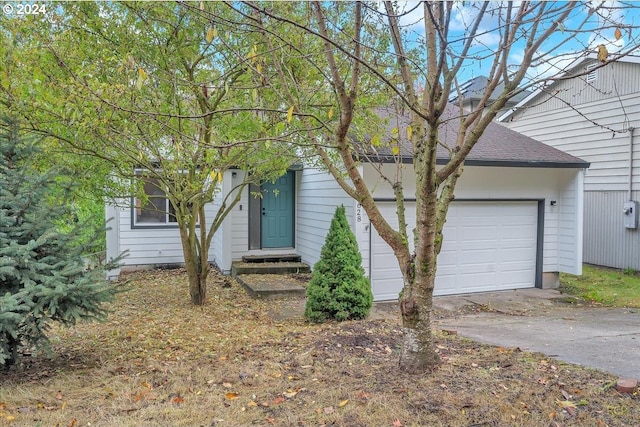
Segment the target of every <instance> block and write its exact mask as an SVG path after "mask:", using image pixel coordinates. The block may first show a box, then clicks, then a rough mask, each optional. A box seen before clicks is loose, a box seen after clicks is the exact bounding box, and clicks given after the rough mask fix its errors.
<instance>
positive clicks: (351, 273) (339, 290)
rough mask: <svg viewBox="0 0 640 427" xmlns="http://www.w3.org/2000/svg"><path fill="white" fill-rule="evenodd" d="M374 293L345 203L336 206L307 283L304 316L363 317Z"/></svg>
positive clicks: (317, 318)
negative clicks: (350, 225) (366, 274)
mask: <svg viewBox="0 0 640 427" xmlns="http://www.w3.org/2000/svg"><path fill="white" fill-rule="evenodd" d="M372 303H373V294H372V292H371V286H370V285H369V280H368V279H367V278H366V277H365V273H364V268H362V256H361V255H360V251H359V249H358V244H357V242H356V238H355V236H354V234H353V232H352V231H351V228H350V227H349V223H348V222H347V217H346V215H345V209H344V206H339V207H338V208H336V212H335V214H334V216H333V220H332V221H331V227H330V228H329V233H328V234H327V238H326V240H325V244H324V246H323V247H322V251H321V253H320V260H319V261H318V262H317V263H316V264H315V266H314V267H313V273H312V275H311V280H310V281H309V285H308V286H307V305H306V307H305V312H304V315H305V317H306V318H307V319H308V320H310V321H312V322H322V321H325V320H329V319H335V320H338V321H343V320H348V319H363V318H365V317H367V315H368V314H369V310H371V305H372Z"/></svg>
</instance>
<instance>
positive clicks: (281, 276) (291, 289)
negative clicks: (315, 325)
mask: <svg viewBox="0 0 640 427" xmlns="http://www.w3.org/2000/svg"><path fill="white" fill-rule="evenodd" d="M310 272H311V267H310V266H309V265H308V264H305V263H303V262H301V260H300V256H299V255H296V254H279V255H246V256H243V257H242V259H241V260H238V261H233V262H232V264H231V275H232V276H234V277H235V278H236V280H237V281H238V283H240V284H241V285H242V286H243V287H244V288H245V290H246V291H247V293H249V295H251V296H252V297H254V298H286V297H291V296H304V295H305V293H306V289H305V287H304V286H303V284H306V280H307V275H308V273H310Z"/></svg>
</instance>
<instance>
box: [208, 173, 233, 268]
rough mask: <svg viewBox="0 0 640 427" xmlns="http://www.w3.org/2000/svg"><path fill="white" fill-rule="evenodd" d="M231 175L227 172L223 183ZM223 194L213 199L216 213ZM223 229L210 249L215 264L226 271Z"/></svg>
mask: <svg viewBox="0 0 640 427" xmlns="http://www.w3.org/2000/svg"><path fill="white" fill-rule="evenodd" d="M230 175H231V174H230V173H229V172H228V171H227V172H225V175H224V176H223V178H222V182H223V183H224V182H226V181H227V180H228V179H229V177H230ZM222 201H223V194H222V192H221V191H218V192H217V193H216V194H215V196H214V197H213V202H211V204H212V207H213V210H214V212H217V211H218V210H219V209H220V207H221V206H222ZM223 228H224V226H223V227H220V228H219V229H218V231H217V232H216V233H215V234H214V235H213V238H212V239H211V247H210V248H209V251H210V256H211V259H212V261H213V263H214V264H215V265H216V266H217V267H218V268H219V269H220V270H224V266H225V265H226V264H225V262H226V259H225V254H226V253H227V251H225V250H224V236H223V234H224V233H223Z"/></svg>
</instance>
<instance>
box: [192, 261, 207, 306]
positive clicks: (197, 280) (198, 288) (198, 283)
mask: <svg viewBox="0 0 640 427" xmlns="http://www.w3.org/2000/svg"><path fill="white" fill-rule="evenodd" d="M199 270H200V269H199V268H198V271H196V272H195V273H191V272H190V271H189V268H187V275H188V276H189V293H190V294H191V303H192V304H193V305H204V303H205V302H206V301H207V277H206V275H204V274H202V271H199Z"/></svg>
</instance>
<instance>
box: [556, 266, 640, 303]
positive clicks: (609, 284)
mask: <svg viewBox="0 0 640 427" xmlns="http://www.w3.org/2000/svg"><path fill="white" fill-rule="evenodd" d="M560 283H561V286H560V290H561V291H562V292H564V293H568V294H571V295H576V296H578V297H581V298H584V299H586V300H588V301H591V302H594V303H597V304H602V305H606V306H613V307H640V274H638V272H636V271H635V270H617V269H614V268H607V267H596V266H592V265H584V266H583V268H582V276H574V275H571V274H562V275H561V276H560Z"/></svg>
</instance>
